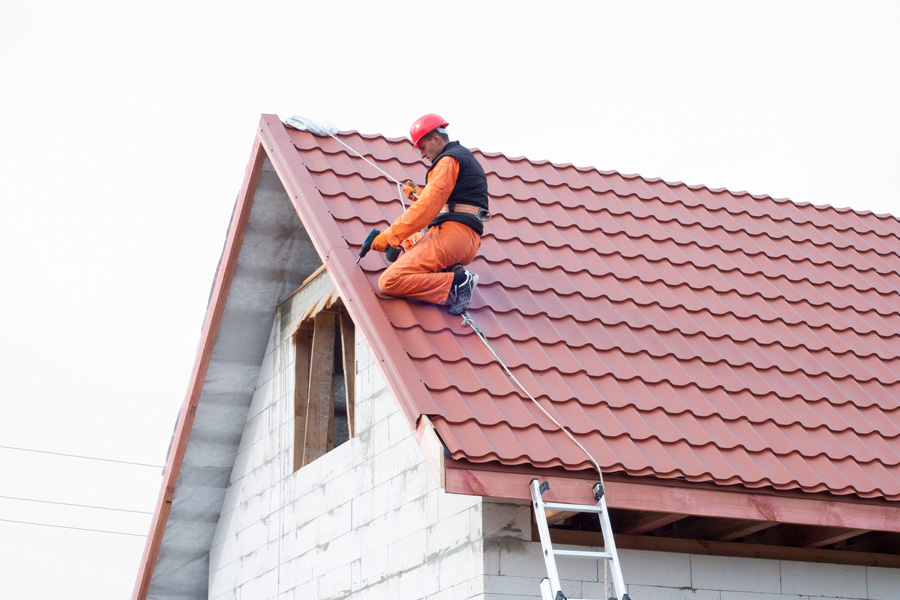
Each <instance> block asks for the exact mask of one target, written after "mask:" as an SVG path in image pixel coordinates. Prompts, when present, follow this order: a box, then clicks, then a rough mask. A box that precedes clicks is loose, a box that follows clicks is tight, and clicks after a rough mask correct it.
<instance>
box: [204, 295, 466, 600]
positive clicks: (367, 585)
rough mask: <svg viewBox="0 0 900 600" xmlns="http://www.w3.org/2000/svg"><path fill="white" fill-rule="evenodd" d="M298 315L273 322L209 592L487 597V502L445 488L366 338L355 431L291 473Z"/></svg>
mask: <svg viewBox="0 0 900 600" xmlns="http://www.w3.org/2000/svg"><path fill="white" fill-rule="evenodd" d="M301 304H302V303H301ZM300 310H302V306H301V307H300ZM296 312H297V310H295V309H291V310H283V311H282V313H283V314H280V315H279V316H278V317H276V320H275V323H274V326H273V329H272V335H271V339H270V343H269V347H268V349H267V351H266V359H265V365H269V367H268V368H265V367H264V369H263V370H262V371H261V373H260V377H259V383H258V389H257V391H256V394H255V395H254V398H253V401H252V403H251V408H250V411H249V416H248V422H247V424H246V426H245V429H244V433H243V437H242V440H241V444H240V448H239V452H238V457H237V460H236V463H235V467H234V470H233V473H232V477H231V484H230V487H229V489H228V492H227V495H226V499H225V503H224V506H223V508H222V514H221V516H220V519H219V523H218V527H217V531H216V535H215V539H214V541H213V547H212V550H211V552H210V561H209V562H210V584H209V598H210V599H212V600H226V599H228V600H240V599H243V600H247V599H251V598H252V599H254V600H257V599H277V600H295V599H296V600H300V599H303V600H310V599H316V598H318V599H321V600H326V599H340V598H352V599H354V600H356V599H358V600H368V599H382V598H404V599H424V600H467V599H470V598H481V597H482V592H483V589H482V588H483V541H482V512H481V509H482V502H481V499H480V498H473V497H465V496H454V495H448V494H445V493H444V492H443V490H441V489H440V488H439V486H438V483H437V481H436V479H435V477H434V476H433V475H432V473H431V472H430V470H429V469H428V467H427V465H426V464H425V462H424V459H423V457H422V455H421V452H420V451H419V448H418V445H417V444H416V442H415V439H414V438H413V436H412V433H411V431H410V428H409V426H408V425H407V424H406V422H405V421H404V419H403V417H402V416H401V415H400V413H399V411H398V408H397V406H396V403H395V402H394V400H393V399H392V398H391V397H390V396H389V394H388V391H387V389H386V386H385V384H384V381H383V379H382V377H381V375H380V373H379V372H378V370H377V368H375V366H374V364H373V363H372V360H371V357H370V354H369V352H368V348H367V347H366V345H365V343H364V342H363V341H362V340H361V339H358V340H357V348H356V355H357V366H358V372H357V408H356V419H357V436H356V437H355V438H353V439H352V440H350V441H349V442H347V443H345V444H343V445H341V446H339V447H337V448H335V449H334V450H333V451H332V452H330V453H328V454H326V455H325V456H323V457H321V458H320V459H318V460H316V461H315V462H313V463H311V464H310V465H307V466H306V467H304V468H303V469H300V470H299V471H297V472H292V466H291V456H292V455H291V452H292V443H293V381H292V373H293V367H292V361H293V356H292V353H293V349H292V347H291V344H290V343H283V338H284V332H283V331H282V327H283V326H286V324H287V323H289V322H290V321H291V320H292V319H294V318H296V317H295V316H293V315H295V314H296ZM360 337H361V336H360Z"/></svg>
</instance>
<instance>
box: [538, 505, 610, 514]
mask: <svg viewBox="0 0 900 600" xmlns="http://www.w3.org/2000/svg"><path fill="white" fill-rule="evenodd" d="M544 508H545V509H548V510H564V511H566V512H586V513H598V514H599V513H601V512H603V509H602V508H600V507H599V506H597V505H596V504H565V503H563V502H544Z"/></svg>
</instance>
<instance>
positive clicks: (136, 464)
mask: <svg viewBox="0 0 900 600" xmlns="http://www.w3.org/2000/svg"><path fill="white" fill-rule="evenodd" d="M0 449H3V450H17V451H20V452H35V453H37V454H52V455H54V456H65V457H67V458H82V459H85V460H97V461H102V462H111V463H119V464H122V465H134V466H137V467H151V468H154V469H163V468H165V467H164V466H163V465H151V464H148V463H140V462H131V461H128V460H116V459H114V458H99V457H97V456H83V455H80V454H67V453H65V452H52V451H50V450H35V449H33V448H18V447H16V446H3V445H0Z"/></svg>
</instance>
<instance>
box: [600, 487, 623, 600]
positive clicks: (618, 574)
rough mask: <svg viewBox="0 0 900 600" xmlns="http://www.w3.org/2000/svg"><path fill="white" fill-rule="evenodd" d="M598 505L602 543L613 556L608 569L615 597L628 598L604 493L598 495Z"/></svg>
mask: <svg viewBox="0 0 900 600" xmlns="http://www.w3.org/2000/svg"><path fill="white" fill-rule="evenodd" d="M597 506H599V507H600V509H601V511H600V515H599V516H600V530H601V531H602V532H603V545H604V547H605V550H606V552H607V553H609V554H610V555H612V556H613V557H614V558H613V559H612V560H610V561H609V562H610V571H611V572H612V579H613V586H614V587H615V590H616V598H619V600H628V590H627V589H626V587H625V578H624V577H622V567H621V566H620V565H619V553H618V551H617V550H616V541H615V539H613V532H612V525H611V524H610V522H609V513H608V512H607V508H606V494H603V495H601V496H600V499H599V500H598V501H597Z"/></svg>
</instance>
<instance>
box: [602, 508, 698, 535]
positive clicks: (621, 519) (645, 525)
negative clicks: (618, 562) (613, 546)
mask: <svg viewBox="0 0 900 600" xmlns="http://www.w3.org/2000/svg"><path fill="white" fill-rule="evenodd" d="M683 518H684V515H679V514H675V513H661V512H638V511H622V512H621V513H617V515H616V520H615V523H614V529H615V530H616V531H617V532H621V533H627V534H632V535H640V534H642V533H647V532H648V531H653V530H654V529H659V528H660V527H665V526H666V525H670V524H672V523H674V522H675V521H678V520H680V519H683Z"/></svg>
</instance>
